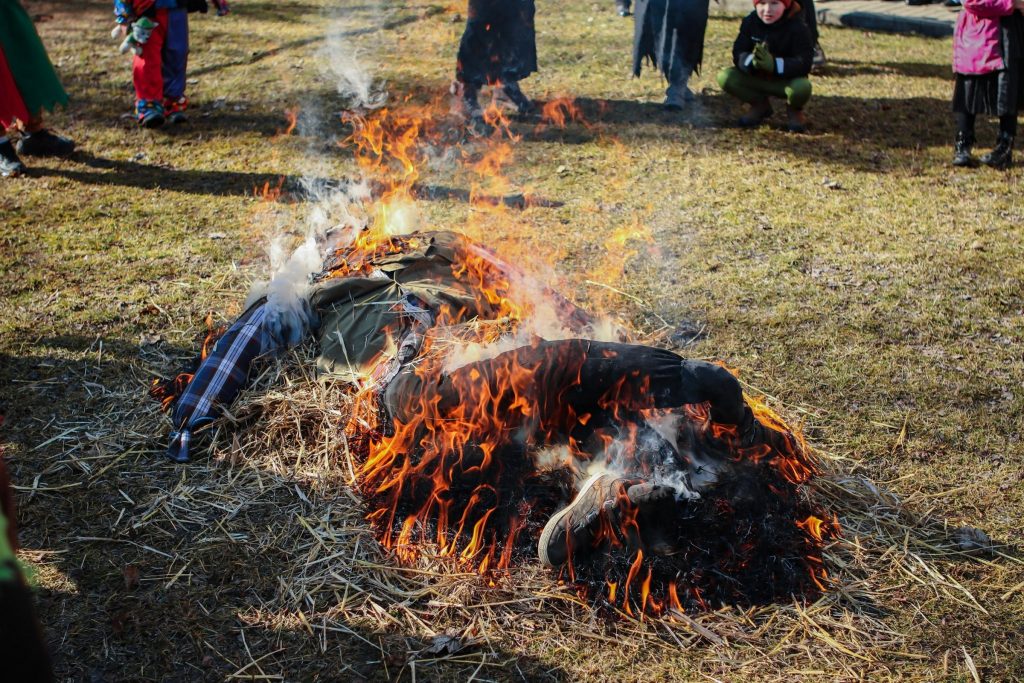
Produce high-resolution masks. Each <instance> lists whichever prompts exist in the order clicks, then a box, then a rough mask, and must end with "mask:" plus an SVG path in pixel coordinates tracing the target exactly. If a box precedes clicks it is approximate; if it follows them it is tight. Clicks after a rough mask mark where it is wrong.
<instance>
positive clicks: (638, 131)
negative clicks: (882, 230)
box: [577, 91, 953, 171]
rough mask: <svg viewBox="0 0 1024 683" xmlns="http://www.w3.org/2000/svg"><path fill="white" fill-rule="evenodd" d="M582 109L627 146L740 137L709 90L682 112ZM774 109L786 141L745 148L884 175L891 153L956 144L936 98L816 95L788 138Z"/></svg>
mask: <svg viewBox="0 0 1024 683" xmlns="http://www.w3.org/2000/svg"><path fill="white" fill-rule="evenodd" d="M577 104H579V105H580V106H581V107H582V109H583V111H584V112H585V113H586V116H587V119H588V120H590V121H591V122H592V123H594V124H595V125H597V126H599V127H601V128H602V130H601V132H602V133H603V134H609V133H610V134H614V135H616V136H617V137H619V138H620V139H621V140H622V141H623V142H626V143H628V141H629V140H630V139H636V138H644V139H646V138H662V139H663V138H666V137H668V136H669V135H672V134H673V133H672V130H678V129H679V128H680V127H689V128H693V129H704V130H706V131H708V132H712V133H714V132H715V131H720V133H721V134H722V135H726V134H728V133H729V131H730V130H731V129H737V130H741V129H740V128H739V126H738V124H737V120H738V118H739V116H740V115H741V114H742V113H743V111H744V109H743V106H742V104H741V103H740V102H739V101H737V100H736V99H734V98H733V97H731V96H729V95H726V94H725V93H722V92H712V91H705V92H704V93H702V94H701V95H700V96H698V98H697V100H696V101H695V102H694V103H693V104H691V105H690V106H689V107H688V108H686V109H684V110H683V111H682V112H665V111H663V110H662V109H661V107H660V106H659V105H658V104H655V103H650V102H636V101H632V100H615V99H608V100H600V99H588V98H580V99H579V100H577ZM773 106H774V108H775V115H774V117H773V118H771V119H770V120H769V122H768V124H766V125H767V127H768V128H769V129H774V130H777V131H779V132H780V133H782V134H783V135H781V136H774V135H759V134H755V133H754V132H753V131H752V132H751V134H750V135H749V137H748V138H746V139H745V140H746V142H748V143H749V144H751V145H755V146H761V147H770V148H771V149H772V150H773V151H779V152H786V153H789V154H792V155H795V156H799V157H805V158H808V159H821V158H822V156H823V154H826V153H827V154H830V156H829V159H830V161H832V162H834V163H836V164H842V165H846V166H851V167H855V168H858V169H862V170H867V171H874V170H879V163H880V159H881V157H882V156H884V155H885V154H886V151H887V150H891V149H896V150H900V149H903V150H911V149H921V148H927V147H942V146H946V145H949V144H951V140H952V135H953V117H952V114H949V113H948V112H949V102H948V100H945V99H940V98H936V97H887V98H858V97H847V96H829V95H817V96H813V97H812V98H811V101H810V103H809V104H808V106H807V110H806V113H807V117H808V121H809V128H808V132H807V133H805V134H790V133H785V124H786V115H785V103H783V102H780V101H778V100H773ZM826 136H835V137H838V138H840V140H841V141H842V143H843V144H841V145H838V146H836V149H825V148H823V146H822V145H823V138H824V137H826ZM723 141H724V140H723ZM729 141H730V142H733V140H732V138H729ZM720 151H721V147H718V146H712V147H709V148H707V151H706V153H708V154H715V153H718V152H720Z"/></svg>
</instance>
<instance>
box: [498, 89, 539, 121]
mask: <svg viewBox="0 0 1024 683" xmlns="http://www.w3.org/2000/svg"><path fill="white" fill-rule="evenodd" d="M501 89H502V91H503V92H504V93H505V97H507V98H509V99H510V100H512V104H514V105H516V112H517V113H518V114H519V116H530V115H531V114H533V113H534V112H536V111H537V107H536V105H534V103H533V101H532V100H531V99H530V98H529V97H527V96H526V94H525V93H524V92H523V91H522V89H521V88H520V87H519V83H517V82H516V81H509V82H508V83H504V84H503V85H502V86H501Z"/></svg>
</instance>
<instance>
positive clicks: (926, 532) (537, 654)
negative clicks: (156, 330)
mask: <svg viewBox="0 0 1024 683" xmlns="http://www.w3.org/2000/svg"><path fill="white" fill-rule="evenodd" d="M311 354H312V351H311V350H309V349H300V350H298V351H295V352H292V353H291V354H290V355H289V356H287V357H285V358H283V359H280V360H277V361H272V362H270V363H268V364H267V365H265V366H264V367H263V368H262V372H261V373H260V375H259V377H258V378H257V380H256V381H255V382H254V383H253V385H252V387H251V388H250V389H249V390H247V391H246V392H245V393H244V394H243V396H242V397H241V398H240V400H238V401H237V402H236V403H235V405H234V406H232V407H231V410H230V413H225V414H224V416H223V417H222V418H221V419H219V420H218V421H217V422H216V423H214V424H213V425H211V426H210V427H209V428H208V430H207V436H208V437H209V441H208V443H209V446H208V450H206V451H203V450H199V451H197V452H196V453H195V456H196V461H195V462H193V463H191V464H189V465H187V466H185V467H182V468H179V467H174V466H171V465H159V466H154V465H153V459H155V458H156V453H155V449H156V448H158V447H159V436H158V435H159V434H160V433H161V428H160V426H159V420H160V419H161V418H159V417H158V415H159V414H158V412H157V409H156V407H155V406H154V404H151V403H147V404H145V405H142V404H139V403H138V398H139V396H140V394H141V393H142V392H138V393H134V392H133V391H131V390H129V391H126V392H124V393H123V394H108V395H107V396H105V397H104V399H105V400H106V401H107V402H108V403H109V405H111V406H117V409H114V408H112V409H111V410H110V411H109V412H107V413H106V414H104V415H101V417H100V418H99V420H98V421H97V422H93V423H90V424H88V425H86V424H77V425H67V426H66V427H65V429H63V430H61V431H60V432H59V433H60V434H61V436H59V437H56V438H58V439H61V440H64V441H65V442H66V443H65V446H64V448H63V449H62V451H63V455H62V456H61V458H60V461H59V462H54V463H53V464H52V465H51V467H50V468H49V469H48V470H47V471H48V472H55V471H58V470H60V469H62V468H64V469H67V468H71V469H74V470H76V471H77V472H79V473H80V476H79V477H78V479H77V481H79V482H80V484H78V486H84V487H87V488H88V487H94V486H95V488H96V490H97V494H98V495H101V496H104V497H106V498H108V499H110V500H108V501H107V502H108V503H110V507H111V508H115V505H116V504H115V502H114V501H117V500H119V499H120V498H123V499H126V500H127V501H128V502H129V503H130V505H128V506H124V505H123V501H121V504H120V506H117V507H119V509H120V513H119V514H118V515H117V518H116V519H114V520H107V521H108V522H109V521H112V522H113V523H112V524H110V530H109V532H97V533H96V534H95V535H91V536H85V535H81V536H78V537H75V538H74V539H73V540H74V542H75V546H73V548H72V550H71V552H76V553H77V552H81V551H82V550H83V548H82V547H81V546H79V545H78V544H82V545H83V546H85V549H84V554H86V555H87V554H88V553H90V552H98V553H100V554H101V555H104V556H106V557H110V558H111V560H110V561H112V562H114V563H115V564H116V563H125V564H123V565H122V568H123V574H124V581H125V587H126V589H127V590H128V592H129V593H132V592H133V591H134V593H136V594H138V593H139V592H140V591H142V592H146V591H143V589H148V593H147V595H136V596H135V599H136V600H137V601H138V604H139V606H146V609H149V608H150V607H153V606H154V605H159V607H158V608H157V609H159V610H163V611H161V612H160V613H159V615H149V614H148V613H140V612H136V613H135V614H134V615H129V616H128V617H125V618H124V622H125V623H124V628H126V629H129V630H132V629H134V630H135V631H137V632H139V633H140V634H141V633H145V632H147V630H148V629H151V628H157V627H156V626H154V625H150V624H149V620H151V619H157V620H172V621H173V620H175V619H178V618H181V619H184V623H186V624H188V625H189V628H190V629H191V632H190V634H191V640H192V646H193V647H194V648H195V650H196V652H202V653H206V654H204V655H202V657H197V661H200V660H201V662H202V663H201V664H196V665H193V666H194V668H196V670H197V671H200V672H204V673H205V675H210V674H212V673H213V672H218V675H225V676H227V678H228V679H230V680H235V679H238V680H284V679H287V680H307V679H311V678H316V677H319V676H325V677H326V678H327V679H336V678H342V679H354V680H357V679H363V678H367V679H368V678H375V677H381V678H386V679H388V680H399V679H402V680H440V679H443V680H449V679H450V680H466V679H468V678H470V677H475V678H476V679H485V680H486V679H490V680H542V679H545V678H548V679H554V680H559V679H563V678H577V677H580V676H583V677H586V676H591V677H593V678H596V679H601V678H609V677H611V678H615V677H619V676H622V675H627V674H626V673H624V672H628V671H636V672H643V673H642V674H639V673H638V674H637V675H639V676H640V677H641V678H644V679H651V678H655V677H658V676H666V675H671V676H674V677H684V678H685V677H690V676H696V675H698V674H702V675H707V676H709V677H712V678H715V677H721V676H725V677H727V678H733V677H749V676H756V677H758V678H766V679H770V678H775V677H778V678H786V679H787V680H793V679H794V678H801V677H803V678H807V679H811V680H817V679H819V678H820V677H821V676H823V675H828V676H829V677H830V678H837V679H843V680H859V679H862V678H865V677H868V676H869V675H871V676H881V675H885V676H906V675H908V674H912V673H913V672H917V674H918V675H921V676H927V675H928V674H927V672H928V671H934V667H935V666H936V659H937V658H938V661H941V666H943V667H944V668H945V671H946V673H947V674H949V675H955V674H957V673H959V675H961V676H963V675H967V676H970V677H973V678H974V679H975V680H980V678H979V676H980V674H979V673H978V671H977V668H976V667H975V666H974V663H973V661H972V659H971V657H970V654H969V653H968V652H967V651H966V650H964V651H963V652H958V651H956V650H952V649H951V650H947V651H946V653H945V655H944V656H943V655H934V654H933V653H929V652H923V651H922V650H921V649H919V648H918V647H917V646H916V645H917V644H916V643H914V642H911V641H910V640H909V639H908V637H907V636H905V635H903V634H902V632H901V630H900V628H899V626H898V624H899V623H901V619H903V618H904V617H906V616H907V615H909V618H911V619H916V618H917V617H916V616H915V614H914V612H915V611H916V614H918V615H921V612H920V609H919V606H920V605H921V604H923V603H926V602H931V601H941V602H944V603H946V604H948V605H949V608H950V609H954V608H955V609H957V610H963V611H966V612H969V613H972V614H974V615H976V618H977V619H985V618H986V617H987V615H988V612H987V609H986V606H985V605H983V604H981V603H980V601H979V600H978V599H977V597H976V596H974V595H972V593H971V592H970V591H969V590H968V589H967V588H965V587H964V585H963V582H962V581H961V580H960V579H958V575H962V573H963V572H964V571H965V568H967V570H968V571H969V568H970V567H971V566H977V564H978V563H984V564H986V565H988V566H989V567H991V568H995V569H996V571H998V572H1000V573H1007V572H1009V573H1010V575H1011V576H1012V572H1014V571H1017V572H1019V568H1018V566H1019V565H1020V564H1021V563H1020V561H1019V560H1017V559H1013V558H1011V557H1008V556H1007V555H1005V554H1003V553H1002V552H1001V551H1000V550H999V549H998V548H993V547H991V546H990V545H989V544H988V543H987V541H986V539H985V538H984V537H983V536H980V535H977V534H973V535H972V534H971V533H970V532H969V531H963V530H952V529H947V528H946V527H945V526H944V525H943V522H942V521H941V519H940V518H939V517H938V516H936V515H935V514H933V511H932V510H931V509H929V507H928V505H927V500H925V499H923V498H922V499H919V500H914V501H900V500H898V499H897V498H896V497H895V496H894V495H893V494H891V493H889V492H887V491H886V490H885V488H884V487H883V486H881V485H879V484H876V483H874V482H872V481H870V480H868V479H867V478H865V477H863V476H861V475H859V474H857V473H856V468H855V467H852V466H851V463H849V462H846V461H842V460H840V459H838V458H834V457H829V456H827V455H826V456H825V458H826V461H827V463H826V469H827V470H828V471H827V473H826V474H825V475H824V476H822V477H820V478H818V479H817V480H815V481H814V482H813V483H812V485H811V486H810V488H809V494H810V495H812V496H815V497H817V498H818V499H819V500H820V501H821V502H823V503H824V504H825V506H826V507H827V508H828V509H829V510H831V511H832V512H834V513H836V514H837V515H838V517H839V521H840V523H841V525H842V528H843V530H844V531H843V536H842V537H841V538H840V539H838V540H835V541H833V542H832V543H831V544H830V545H829V546H828V548H827V550H826V553H825V559H826V563H827V567H828V569H829V573H830V576H831V579H832V582H833V585H832V587H831V590H830V591H829V592H827V593H826V594H825V595H824V596H822V597H821V598H820V599H818V600H817V601H816V602H814V603H813V604H803V603H801V602H800V601H798V600H794V601H793V602H791V603H789V604H777V605H768V606H762V607H755V608H749V609H739V608H723V609H719V610H717V611H714V612H708V613H690V614H681V613H677V612H674V613H672V614H670V615H669V616H667V617H664V618H661V619H656V620H652V619H650V618H648V617H645V618H643V619H641V620H636V619H631V618H627V617H626V616H625V615H621V614H619V615H617V616H613V617H612V618H608V617H606V616H600V614H599V610H597V609H596V608H595V606H594V605H592V604H590V603H588V602H586V601H584V600H581V599H580V597H579V596H577V595H576V594H575V592H573V591H572V590H571V589H570V588H568V587H566V586H564V585H561V584H560V583H559V582H558V580H557V578H556V577H555V576H554V575H553V574H551V573H549V572H547V571H544V570H542V569H541V568H540V566H539V565H531V566H523V567H518V568H514V569H513V570H511V572H509V573H508V574H505V575H496V576H493V577H481V576H478V575H476V574H475V573H472V572H471V571H467V569H466V568H465V567H464V566H460V564H459V563H458V562H457V561H456V560H453V559H451V558H438V557H434V556H432V555H431V554H430V552H429V549H428V551H427V552H425V553H424V554H423V556H422V557H421V558H420V560H419V561H418V563H417V564H416V565H415V566H399V565H398V564H397V563H395V562H393V561H392V560H391V559H390V558H389V557H387V556H386V554H385V553H384V552H383V551H382V549H381V548H380V546H379V545H378V544H377V542H376V541H375V540H374V537H373V535H372V533H371V531H370V528H369V526H368V524H367V523H366V522H365V521H364V515H365V512H366V510H365V509H364V507H363V502H362V500H361V499H360V497H359V495H357V494H356V493H355V492H354V487H353V482H354V478H355V472H356V470H357V463H356V462H355V460H354V458H355V455H354V454H353V452H352V449H350V448H349V445H348V444H347V442H346V439H345V436H344V434H343V432H342V426H343V425H344V423H345V421H346V416H347V407H348V404H349V402H350V400H351V399H350V398H349V397H348V395H347V394H346V391H345V389H344V387H342V386H340V385H332V384H330V383H323V382H322V381H320V380H318V379H317V378H315V377H314V376H313V374H312V368H313V366H314V365H313V363H312V355H311ZM164 360H166V361H167V362H171V361H170V359H164ZM89 453H92V454H94V455H93V457H88V456H87V454H89ZM93 463H102V465H97V464H93ZM23 488H25V489H31V487H23ZM28 495H30V496H31V495H32V492H31V490H29V492H28ZM108 515H109V511H108ZM140 566H142V567H144V570H143V571H142V572H141V573H140V572H139V569H138V567H140ZM43 578H44V583H47V581H56V580H57V579H55V578H54V577H50V578H49V579H47V578H46V577H43ZM140 583H141V584H142V588H140ZM1021 588H1022V586H1021V585H1017V586H1016V587H1015V588H1013V589H1012V590H1010V591H1008V592H1007V593H1006V594H1005V595H1004V596H1003V599H1004V600H1011V599H1014V596H1015V595H1016V594H1017V593H1018V592H1019V591H1020V589H1021ZM172 603H173V604H174V606H173V607H171V606H170V605H171V604H172ZM183 605H184V606H183ZM894 605H899V606H901V607H902V608H904V609H905V610H906V611H907V612H906V614H904V615H900V614H898V613H896V612H894V611H893V607H894ZM197 610H198V611H197ZM607 611H608V610H607V607H605V609H604V610H603V612H604V613H605V614H606V613H607ZM174 615H177V616H174ZM115 616H116V615H115ZM921 618H924V617H923V615H921ZM961 618H962V616H961ZM168 627H169V628H171V629H172V630H173V629H175V628H177V629H178V630H187V629H185V627H184V626H181V624H175V625H173V626H171V625H169V626H168ZM179 627H180V628H179ZM74 628H88V626H87V625H77V626H74ZM229 633H230V634H235V635H232V636H231V637H229V636H228V634H229ZM238 634H240V635H238ZM253 634H256V635H253ZM104 642H105V641H104ZM122 647H123V645H122ZM132 647H133V648H135V650H134V651H135V652H136V654H137V656H138V657H139V658H140V661H150V662H151V663H159V662H161V661H162V662H163V663H164V664H166V661H167V660H162V659H161V658H162V657H167V656H173V655H169V653H168V651H167V650H166V649H163V648H165V647H180V645H177V646H175V645H169V644H166V643H163V642H162V641H160V640H159V639H157V640H155V641H153V640H151V641H149V642H148V643H147V642H139V643H136V644H134V645H133V646H132ZM210 653H214V654H210ZM950 653H952V654H950ZM124 654H126V653H125V652H122V655H124ZM534 658H536V659H534ZM150 670H152V669H150ZM158 670H159V667H158ZM570 672H571V673H570Z"/></svg>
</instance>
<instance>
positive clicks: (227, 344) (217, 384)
mask: <svg viewBox="0 0 1024 683" xmlns="http://www.w3.org/2000/svg"><path fill="white" fill-rule="evenodd" d="M265 315H266V306H265V304H264V303H260V304H257V305H254V306H252V307H250V308H249V310H247V311H246V312H245V313H243V314H242V315H241V317H240V318H239V319H238V320H236V321H235V323H234V324H233V325H232V326H231V327H229V328H228V331H227V332H225V333H224V336H222V337H221V338H220V339H219V340H218V341H217V343H216V345H215V346H214V347H213V351H212V352H211V353H210V355H209V356H207V357H206V360H204V361H203V362H202V364H201V365H200V366H199V369H198V370H196V374H195V376H194V377H193V378H192V381H191V382H189V384H188V387H187V388H186V389H185V391H184V392H183V393H182V394H181V396H179V397H178V401H177V403H176V404H175V406H174V413H173V414H172V416H171V421H172V423H173V424H174V427H175V429H174V431H173V432H171V436H170V440H171V442H170V445H169V446H168V447H167V457H169V458H170V459H171V460H173V461H175V462H188V453H189V445H190V444H191V442H192V432H193V431H194V430H195V429H197V428H198V427H201V426H203V425H204V424H207V423H209V422H212V421H213V420H214V419H215V418H216V417H217V414H218V409H217V408H218V406H220V405H229V404H230V403H231V402H232V401H234V400H235V397H236V396H238V394H239V392H240V391H241V390H242V388H243V387H245V384H246V381H247V380H248V377H249V366H250V365H252V362H253V360H255V359H256V358H258V357H259V356H261V355H263V354H265V353H267V352H268V351H271V350H273V349H274V348H275V347H276V345H275V344H274V342H273V341H272V340H271V338H270V335H268V334H266V333H265V332H264V329H263V319H264V317H265Z"/></svg>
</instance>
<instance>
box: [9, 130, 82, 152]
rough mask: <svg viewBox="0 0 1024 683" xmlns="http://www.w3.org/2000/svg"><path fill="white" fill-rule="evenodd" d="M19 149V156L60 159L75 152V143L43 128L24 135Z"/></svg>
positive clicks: (19, 141) (19, 142)
mask: <svg viewBox="0 0 1024 683" xmlns="http://www.w3.org/2000/svg"><path fill="white" fill-rule="evenodd" d="M17 149H18V153H19V154H24V155H25V156H30V157H32V156H35V157H60V156H67V155H68V154H71V153H72V152H74V151H75V143H74V142H73V141H72V140H69V139H67V138H65V137H62V136H60V135H55V134H54V133H51V132H50V131H49V130H47V129H46V128H43V129H41V130H37V131H36V132H34V133H22V134H21V140H18V147H17Z"/></svg>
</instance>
